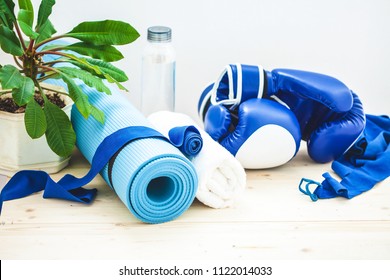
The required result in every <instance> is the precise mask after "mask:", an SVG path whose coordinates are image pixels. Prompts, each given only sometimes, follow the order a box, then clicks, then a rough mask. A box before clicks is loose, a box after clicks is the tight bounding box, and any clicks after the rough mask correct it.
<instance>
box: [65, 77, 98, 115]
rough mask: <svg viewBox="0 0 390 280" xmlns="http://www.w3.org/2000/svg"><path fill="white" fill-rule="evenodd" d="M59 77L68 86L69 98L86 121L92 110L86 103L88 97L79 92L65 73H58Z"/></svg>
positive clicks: (87, 102)
mask: <svg viewBox="0 0 390 280" xmlns="http://www.w3.org/2000/svg"><path fill="white" fill-rule="evenodd" d="M60 77H61V78H62V79H63V81H64V82H65V83H66V84H67V86H68V91H69V97H70V98H72V100H73V101H74V103H75V104H76V107H77V109H78V110H79V112H80V113H81V115H83V117H84V118H86V119H87V118H88V117H89V115H90V114H91V110H92V108H91V104H90V103H89V101H88V96H87V95H85V94H84V93H83V92H82V91H81V89H80V88H79V87H78V86H77V85H76V83H75V82H74V81H73V80H72V78H71V77H69V76H68V75H66V74H65V73H60Z"/></svg>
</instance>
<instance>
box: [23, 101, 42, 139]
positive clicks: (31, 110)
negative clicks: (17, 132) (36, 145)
mask: <svg viewBox="0 0 390 280" xmlns="http://www.w3.org/2000/svg"><path fill="white" fill-rule="evenodd" d="M24 124H25V126H26V131H27V134H28V135H29V136H30V137H31V138H32V139H37V138H39V137H41V136H42V135H43V134H45V132H46V128H47V123H46V117H45V113H44V112H43V109H42V107H41V106H40V105H39V104H38V103H37V102H36V101H35V99H31V100H30V101H29V102H28V103H27V106H26V112H25V114H24Z"/></svg>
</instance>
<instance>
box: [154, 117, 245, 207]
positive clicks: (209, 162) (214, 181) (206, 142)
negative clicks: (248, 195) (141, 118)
mask: <svg viewBox="0 0 390 280" xmlns="http://www.w3.org/2000/svg"><path fill="white" fill-rule="evenodd" d="M148 120H149V121H150V122H151V123H152V124H153V125H154V127H155V128H156V129H157V130H158V131H159V132H160V133H162V134H163V135H165V136H167V135H169V132H170V131H171V129H172V128H174V127H180V126H194V127H196V128H197V129H198V130H199V132H200V134H201V136H202V139H203V147H202V149H201V151H200V152H199V154H198V155H196V156H194V157H191V161H192V163H193V164H194V166H195V169H196V171H197V173H198V178H199V186H198V191H197V193H196V198H197V199H198V200H199V201H200V202H202V203H203V204H205V205H208V206H210V207H212V208H225V207H229V206H232V205H233V204H234V202H235V201H236V200H237V198H238V197H239V196H240V195H241V193H242V192H243V190H244V189H245V185H246V174H245V170H244V168H243V167H242V165H241V164H240V163H239V162H238V160H237V159H236V158H235V157H233V156H232V155H231V154H230V153H229V152H228V151H227V150H226V149H225V148H224V147H222V146H221V145H220V144H219V143H217V142H216V141H214V140H213V139H212V138H211V137H210V135H208V134H207V133H206V132H205V131H204V130H203V129H201V128H200V127H199V126H197V124H196V122H195V121H194V120H193V119H191V118H190V117H189V116H187V115H185V114H181V113H174V112H168V111H160V112H156V113H153V114H151V115H150V116H148Z"/></svg>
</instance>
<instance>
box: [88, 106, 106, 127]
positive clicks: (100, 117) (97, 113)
mask: <svg viewBox="0 0 390 280" xmlns="http://www.w3.org/2000/svg"><path fill="white" fill-rule="evenodd" d="M91 106H92V110H91V115H92V117H94V119H95V120H97V121H98V122H100V123H101V124H104V122H105V117H104V112H103V111H102V110H100V109H99V108H96V107H95V106H93V105H91Z"/></svg>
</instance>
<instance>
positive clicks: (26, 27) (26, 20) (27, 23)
mask: <svg viewBox="0 0 390 280" xmlns="http://www.w3.org/2000/svg"><path fill="white" fill-rule="evenodd" d="M33 21H34V12H32V11H28V10H23V9H21V10H19V13H18V22H19V26H20V28H21V29H22V31H23V33H24V34H26V36H28V37H29V38H31V39H34V40H35V39H36V38H37V37H38V36H39V34H38V33H36V32H34V30H33V29H32V24H33Z"/></svg>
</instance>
